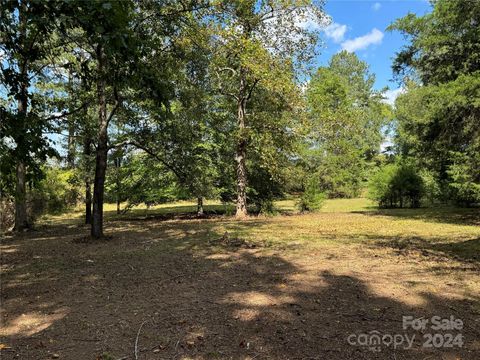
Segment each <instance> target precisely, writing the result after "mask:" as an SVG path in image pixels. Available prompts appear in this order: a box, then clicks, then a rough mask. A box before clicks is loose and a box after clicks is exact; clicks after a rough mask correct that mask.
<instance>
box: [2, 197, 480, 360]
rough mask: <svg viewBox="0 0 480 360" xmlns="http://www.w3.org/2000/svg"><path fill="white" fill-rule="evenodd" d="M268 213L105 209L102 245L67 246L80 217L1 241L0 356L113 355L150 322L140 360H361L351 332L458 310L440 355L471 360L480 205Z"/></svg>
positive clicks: (353, 206)
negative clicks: (458, 325) (454, 334)
mask: <svg viewBox="0 0 480 360" xmlns="http://www.w3.org/2000/svg"><path fill="white" fill-rule="evenodd" d="M275 205H276V207H277V209H278V210H279V211H280V215H278V216H271V217H268V216H252V217H250V218H248V219H246V220H244V221H236V220H235V219H234V218H232V217H230V216H225V215H220V216H213V217H209V218H205V219H196V218H195V217H191V218H185V217H175V216H167V215H171V214H184V213H186V212H195V210H196V204H195V203H193V202H181V203H175V204H163V205H158V206H155V207H152V208H149V209H147V208H145V207H142V206H139V207H136V208H134V209H132V211H131V212H129V213H127V214H124V215H117V214H116V211H115V210H116V207H115V206H114V205H111V204H107V205H106V206H105V215H106V216H105V217H106V223H105V225H106V234H107V235H109V236H111V238H110V240H109V241H100V242H92V243H89V244H85V243H82V242H77V240H78V239H82V237H83V236H85V235H87V234H88V227H86V226H84V225H83V224H82V219H81V218H82V212H81V210H82V209H80V208H79V209H76V210H74V211H73V212H71V213H69V214H64V215H61V216H46V217H44V218H42V219H41V221H40V224H39V226H38V229H37V231H34V232H31V233H25V234H21V235H16V236H15V237H13V236H9V237H7V238H5V239H4V240H2V242H1V244H0V245H1V250H2V296H3V299H4V301H3V303H2V311H1V312H0V316H1V317H2V326H0V343H5V344H7V345H8V346H10V347H12V348H13V349H14V350H15V351H14V352H7V353H5V354H4V353H2V354H1V355H2V356H3V355H5V356H6V357H5V359H10V357H9V356H10V355H11V358H12V359H14V358H22V359H30V358H32V359H33V358H39V357H40V358H48V357H49V356H50V355H49V354H52V353H60V355H61V356H62V358H68V359H88V358H101V354H103V353H108V354H112V357H113V358H122V357H125V356H129V355H131V348H132V343H133V341H134V340H135V337H136V334H137V331H138V327H139V326H140V324H141V323H142V322H143V321H145V320H148V323H147V324H146V325H145V329H144V331H142V334H141V337H140V343H141V344H142V346H141V353H142V356H143V355H144V357H145V358H148V359H166V358H177V359H185V360H186V359H209V358H218V359H252V358H264V359H286V358H298V359H303V358H314V357H316V356H320V357H321V358H331V359H342V360H343V359H353V358H371V357H370V355H371V354H372V353H371V352H369V350H368V349H359V348H355V347H350V346H349V345H348V344H346V343H345V338H346V337H347V336H348V334H350V333H351V332H352V331H354V332H355V331H356V332H360V331H364V332H368V331H370V330H372V329H377V330H381V331H384V332H386V333H396V332H399V331H402V329H401V318H402V316H403V315H405V314H412V315H414V316H416V317H422V316H423V317H428V316H433V315H439V316H445V317H447V316H449V315H450V314H453V315H455V316H456V317H458V318H461V319H462V320H463V321H464V322H465V324H466V325H465V329H464V331H463V334H464V336H465V338H466V339H467V340H469V341H467V342H466V345H465V347H464V348H462V349H450V350H449V351H450V353H449V356H450V355H451V356H452V357H451V358H461V359H477V358H478V357H476V354H478V351H480V349H479V347H478V344H477V343H476V342H475V341H473V340H472V339H475V338H477V336H478V333H476V332H475V331H474V330H472V329H475V328H478V324H479V323H480V295H479V294H480V281H479V278H478V273H479V271H480V257H479V254H480V214H479V212H478V209H458V208H423V209H396V210H378V209H376V208H375V207H374V206H373V204H372V203H371V202H370V201H368V200H366V199H348V200H344V199H340V200H327V201H326V202H325V205H324V207H323V208H322V210H321V211H320V212H318V213H309V214H299V213H298V212H297V210H296V208H295V200H292V199H289V200H283V201H279V202H277V203H276V204H275ZM205 208H206V210H207V211H209V212H214V211H216V212H218V213H222V214H223V213H225V212H230V211H232V210H233V208H232V206H231V205H230V206H228V207H227V208H226V207H225V205H222V204H220V203H217V202H211V201H207V202H206V205H205ZM399 322H400V324H399ZM325 324H328V325H325ZM399 326H400V327H399ZM39 343H41V344H43V345H41V346H40V345H38V344H39ZM86 343H87V345H88V346H87V345H85V344H86ZM247 343H248V344H250V345H248V346H247V345H246V344H247ZM90 344H92V346H90ZM93 344H94V345H95V346H93ZM152 349H155V350H156V352H155V353H154V352H153V350H152ZM0 351H1V350H0ZM358 351H360V352H358ZM435 351H437V352H435ZM438 351H439V350H438V349H434V350H432V352H429V350H426V349H422V348H418V347H417V348H416V350H415V351H412V352H404V353H402V354H403V355H402V356H399V354H398V353H396V356H399V357H398V358H402V359H418V358H441V354H439V353H438ZM382 354H383V355H385V358H387V357H388V358H394V354H393V352H392V351H391V349H390V350H389V349H385V351H384V352H383V353H382ZM42 356H43V357H42ZM380 358H382V357H380ZM2 359H3V357H2Z"/></svg>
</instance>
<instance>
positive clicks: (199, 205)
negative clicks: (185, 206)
mask: <svg viewBox="0 0 480 360" xmlns="http://www.w3.org/2000/svg"><path fill="white" fill-rule="evenodd" d="M203 214H204V212H203V197H201V196H199V197H198V198H197V216H203Z"/></svg>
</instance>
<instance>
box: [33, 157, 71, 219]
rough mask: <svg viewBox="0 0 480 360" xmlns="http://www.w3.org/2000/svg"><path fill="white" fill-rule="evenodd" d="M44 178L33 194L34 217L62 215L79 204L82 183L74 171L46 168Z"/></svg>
mask: <svg viewBox="0 0 480 360" xmlns="http://www.w3.org/2000/svg"><path fill="white" fill-rule="evenodd" d="M43 173H44V177H43V179H42V180H40V181H39V182H38V183H37V184H36V186H35V188H34V189H33V191H32V194H31V202H32V205H31V208H32V209H31V213H32V215H33V216H34V217H36V216H38V215H40V214H43V213H61V212H63V211H65V210H67V209H68V208H69V207H71V206H74V205H76V204H77V201H78V200H79V198H80V183H79V181H78V175H77V173H76V171H75V170H73V169H62V168H59V167H56V166H50V167H47V166H45V167H44V169H43Z"/></svg>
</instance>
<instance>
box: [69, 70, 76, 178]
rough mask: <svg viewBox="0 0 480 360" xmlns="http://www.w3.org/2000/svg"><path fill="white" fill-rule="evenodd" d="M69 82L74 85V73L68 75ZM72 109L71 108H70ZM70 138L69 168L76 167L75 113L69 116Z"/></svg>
mask: <svg viewBox="0 0 480 360" xmlns="http://www.w3.org/2000/svg"><path fill="white" fill-rule="evenodd" d="M68 83H69V85H70V87H72V75H71V74H69V76H68ZM70 110H71V109H70ZM67 119H68V120H67V121H68V139H67V166H68V168H69V169H73V168H74V167H75V120H74V117H73V115H70V116H69V117H68V118H67Z"/></svg>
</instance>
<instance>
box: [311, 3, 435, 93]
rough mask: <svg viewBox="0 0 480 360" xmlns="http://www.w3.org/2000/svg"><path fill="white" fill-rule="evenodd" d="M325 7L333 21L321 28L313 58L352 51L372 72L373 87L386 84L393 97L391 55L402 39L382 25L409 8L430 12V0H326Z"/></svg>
mask: <svg viewBox="0 0 480 360" xmlns="http://www.w3.org/2000/svg"><path fill="white" fill-rule="evenodd" d="M325 10H326V12H327V14H329V15H330V16H331V17H332V20H333V22H332V24H331V25H330V26H329V27H328V28H327V29H326V30H325V31H324V34H323V40H324V41H325V48H324V49H322V51H321V55H320V56H319V57H318V59H317V62H318V65H325V64H327V63H328V61H329V59H330V57H331V56H332V55H334V54H335V53H337V52H338V51H340V50H342V49H343V48H344V49H347V50H349V51H354V52H355V53H356V54H357V55H358V56H359V57H360V59H362V60H363V61H366V62H367V63H368V64H369V65H370V71H371V72H373V73H375V75H376V83H375V87H376V88H377V89H381V88H383V87H385V86H388V87H389V88H390V89H391V91H390V92H389V94H387V95H390V96H392V97H394V96H395V94H396V93H398V90H397V89H398V87H399V85H398V84H397V83H396V82H394V81H392V78H393V74H392V70H391V64H392V58H393V57H394V55H395V52H397V51H398V50H399V49H400V48H401V46H402V45H403V44H404V43H405V40H404V39H403V36H402V35H401V34H400V33H398V32H387V31H385V29H386V28H387V26H388V25H390V24H391V23H392V22H393V21H394V20H395V19H397V18H399V17H403V16H404V15H406V14H408V13H409V12H412V13H415V14H417V15H424V14H425V13H428V12H430V11H431V6H430V3H429V2H428V1H426V0H396V1H395V0H389V1H381V0H380V1H375V0H373V1H367V0H330V1H328V0H327V3H326V5H325Z"/></svg>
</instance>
